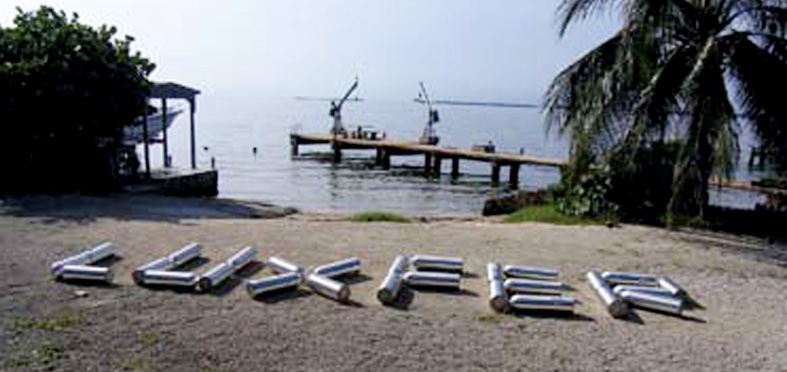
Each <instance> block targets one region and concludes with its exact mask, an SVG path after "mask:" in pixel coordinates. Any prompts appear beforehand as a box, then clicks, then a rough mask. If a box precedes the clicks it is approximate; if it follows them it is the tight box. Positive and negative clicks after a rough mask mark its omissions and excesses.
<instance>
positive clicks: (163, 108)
mask: <svg viewBox="0 0 787 372" xmlns="http://www.w3.org/2000/svg"><path fill="white" fill-rule="evenodd" d="M161 128H162V131H161V134H162V136H163V137H162V142H161V148H162V151H163V153H164V168H169V161H168V159H167V158H168V156H167V155H168V151H167V99H166V98H163V97H162V98H161Z"/></svg>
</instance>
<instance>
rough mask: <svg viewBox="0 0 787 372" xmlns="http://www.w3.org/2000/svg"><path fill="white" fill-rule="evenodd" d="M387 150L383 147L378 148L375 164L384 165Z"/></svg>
mask: <svg viewBox="0 0 787 372" xmlns="http://www.w3.org/2000/svg"><path fill="white" fill-rule="evenodd" d="M384 151H385V150H383V149H381V148H377V151H376V154H375V157H374V165H377V166H380V165H383V152H384Z"/></svg>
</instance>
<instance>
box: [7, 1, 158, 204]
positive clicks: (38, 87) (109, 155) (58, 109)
mask: <svg viewBox="0 0 787 372" xmlns="http://www.w3.org/2000/svg"><path fill="white" fill-rule="evenodd" d="M115 33H116V29H115V28H114V27H107V26H101V27H99V28H98V29H95V28H92V27H90V26H86V25H83V24H80V23H79V22H78V16H77V15H76V14H74V15H73V16H72V17H71V18H68V17H67V16H66V14H65V13H64V12H57V11H55V10H53V9H52V8H48V7H41V8H40V9H39V10H38V11H36V12H23V11H22V10H21V9H20V10H19V14H18V15H17V16H16V18H15V19H14V27H8V28H2V27H0V116H1V117H2V118H3V119H2V120H3V131H4V133H3V136H4V138H6V139H11V140H10V141H6V143H4V145H3V146H2V147H0V156H2V159H3V160H4V162H5V165H6V167H5V170H6V172H7V173H6V175H7V176H6V177H4V182H3V183H2V186H0V188H3V189H4V190H5V191H9V190H11V191H22V192H28V191H73V190H79V189H86V188H89V189H104V188H107V187H109V186H111V185H112V183H113V181H114V179H115V176H116V174H117V169H116V167H115V163H114V159H115V157H116V152H117V147H118V146H119V145H120V140H121V138H122V128H123V126H124V125H127V124H130V123H131V122H132V121H133V120H134V118H136V117H138V116H140V115H142V113H143V112H145V108H146V105H145V100H144V96H145V95H146V94H147V92H148V91H149V89H150V83H149V81H148V79H147V77H148V75H149V74H150V73H151V72H152V70H153V68H154V65H153V64H152V63H150V62H149V61H148V60H147V59H145V58H143V57H142V56H141V55H140V54H139V53H136V54H132V53H131V49H130V46H131V42H132V40H133V38H131V37H128V36H127V37H126V38H125V39H122V40H117V39H114V35H115Z"/></svg>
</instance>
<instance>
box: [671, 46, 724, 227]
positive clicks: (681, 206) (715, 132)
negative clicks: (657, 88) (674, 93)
mask: <svg viewBox="0 0 787 372" xmlns="http://www.w3.org/2000/svg"><path fill="white" fill-rule="evenodd" d="M722 52H723V50H722V48H721V47H720V45H719V43H718V42H717V40H716V39H713V38H710V39H708V40H707V41H706V43H705V45H703V48H702V49H701V50H700V51H699V53H698V55H697V58H696V62H695V63H694V65H693V66H692V71H691V73H690V74H689V75H688V77H687V79H686V83H685V85H684V91H683V92H682V97H683V99H685V100H686V102H687V109H688V113H689V116H688V118H687V126H686V133H685V134H684V136H683V138H685V139H684V141H683V143H682V146H681V151H680V152H679V154H678V161H677V163H676V165H675V175H674V186H673V200H672V201H671V207H670V208H671V210H672V211H673V213H678V214H686V215H690V216H693V215H700V216H701V215H702V214H703V208H704V206H705V205H707V203H708V195H707V189H708V179H709V178H710V177H711V176H712V175H714V174H715V175H720V176H724V177H730V176H731V175H732V172H733V170H734V166H735V163H736V159H737V155H738V151H739V150H738V146H737V143H738V141H737V132H736V130H735V129H736V122H735V111H734V108H733V106H732V104H731V103H730V101H729V97H728V93H727V88H726V85H725V76H724V70H723V68H722V66H723V58H724V56H723V53H722Z"/></svg>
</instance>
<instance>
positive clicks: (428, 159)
mask: <svg viewBox="0 0 787 372" xmlns="http://www.w3.org/2000/svg"><path fill="white" fill-rule="evenodd" d="M424 171H425V172H426V173H429V172H431V171H432V153H431V152H426V153H424Z"/></svg>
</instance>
